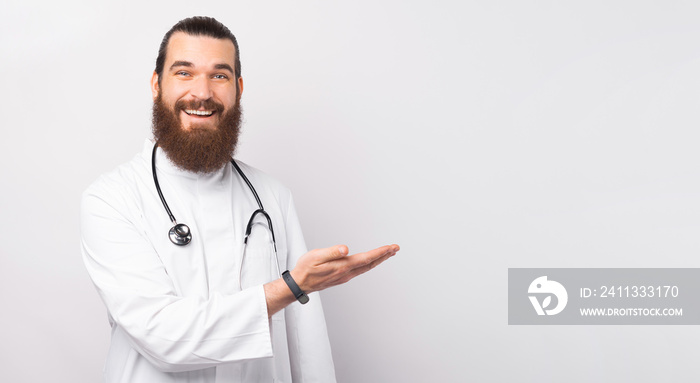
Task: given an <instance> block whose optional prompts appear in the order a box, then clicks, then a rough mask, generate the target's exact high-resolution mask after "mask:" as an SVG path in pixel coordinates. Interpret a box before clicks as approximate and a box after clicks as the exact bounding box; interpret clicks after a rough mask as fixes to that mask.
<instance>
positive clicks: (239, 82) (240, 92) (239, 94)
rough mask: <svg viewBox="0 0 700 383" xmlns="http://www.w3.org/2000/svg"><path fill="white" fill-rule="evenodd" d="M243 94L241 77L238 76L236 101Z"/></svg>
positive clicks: (238, 100)
mask: <svg viewBox="0 0 700 383" xmlns="http://www.w3.org/2000/svg"><path fill="white" fill-rule="evenodd" d="M242 95H243V77H239V78H238V99H237V100H236V102H240V101H241V96H242Z"/></svg>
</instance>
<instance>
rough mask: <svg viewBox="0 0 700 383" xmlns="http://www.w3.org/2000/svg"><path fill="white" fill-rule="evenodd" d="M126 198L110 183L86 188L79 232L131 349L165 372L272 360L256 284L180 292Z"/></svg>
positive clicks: (261, 292)
mask: <svg viewBox="0 0 700 383" xmlns="http://www.w3.org/2000/svg"><path fill="white" fill-rule="evenodd" d="M128 203H129V202H128V201H126V198H124V195H123V193H120V192H119V191H112V190H111V189H109V188H102V189H101V190H99V193H94V192H91V191H88V192H86V194H85V195H84V196H83V200H82V209H81V226H82V227H81V230H82V248H83V259H84V261H85V266H86V268H87V271H88V273H89V275H90V277H91V278H92V280H93V283H94V284H95V286H96V288H97V291H98V293H99V294H100V297H101V298H102V300H103V302H104V303H105V306H106V307H107V309H108V311H109V313H110V316H111V317H112V318H113V320H114V322H115V323H116V325H117V326H119V327H120V328H121V329H122V330H123V332H124V333H125V334H126V335H127V337H128V340H129V343H130V344H131V346H132V347H133V348H134V349H135V350H137V351H138V352H139V353H140V354H141V355H143V356H144V357H145V358H146V359H148V360H149V361H150V362H151V363H152V364H153V365H154V366H156V367H157V368H158V369H160V370H162V371H167V372H178V371H187V370H196V369H202V368H206V367H211V366H215V365H218V364H221V363H225V362H231V361H242V360H248V359H255V358H264V357H271V356H272V345H271V338H270V330H269V321H268V318H267V308H266V305H265V295H264V289H263V287H262V286H256V287H251V288H249V289H245V290H243V291H240V292H238V293H235V294H231V295H224V294H218V293H217V294H211V295H210V296H209V297H208V298H207V299H204V298H199V297H194V296H189V297H188V296H181V294H179V293H178V288H177V286H176V285H174V283H173V280H172V279H171V278H170V276H169V275H168V273H167V271H166V269H165V267H164V266H163V263H162V262H161V260H160V258H159V256H158V254H157V253H156V251H155V250H154V248H153V246H152V245H151V243H150V242H149V240H148V239H147V238H146V235H145V234H144V233H143V232H142V230H141V229H139V228H138V227H137V225H135V224H134V222H132V221H135V220H137V219H138V218H134V217H138V215H139V213H138V209H135V208H133V207H132V206H128V205H127V204H128ZM134 212H135V213H134Z"/></svg>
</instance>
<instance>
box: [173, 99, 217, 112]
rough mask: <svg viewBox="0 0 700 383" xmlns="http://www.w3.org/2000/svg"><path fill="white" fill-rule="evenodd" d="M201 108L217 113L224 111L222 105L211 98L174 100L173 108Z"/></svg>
mask: <svg viewBox="0 0 700 383" xmlns="http://www.w3.org/2000/svg"><path fill="white" fill-rule="evenodd" d="M199 108H203V109H206V110H213V111H215V112H217V113H223V112H224V106H223V105H222V104H220V103H218V102H216V101H214V100H212V99H209V100H177V102H175V110H185V109H194V110H197V109H199Z"/></svg>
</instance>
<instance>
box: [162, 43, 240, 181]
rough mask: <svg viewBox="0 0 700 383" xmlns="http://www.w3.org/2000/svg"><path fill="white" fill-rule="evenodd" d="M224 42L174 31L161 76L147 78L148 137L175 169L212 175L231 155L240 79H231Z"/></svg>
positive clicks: (229, 48) (231, 57) (230, 48)
mask: <svg viewBox="0 0 700 383" xmlns="http://www.w3.org/2000/svg"><path fill="white" fill-rule="evenodd" d="M234 65H235V47H234V45H233V43H232V42H231V41H230V40H228V39H215V38H211V37H204V36H191V35H188V34H186V33H183V32H176V33H174V34H173V35H172V36H171V38H170V41H169V43H168V48H167V54H166V57H165V65H164V66H163V73H162V76H161V78H160V79H159V78H158V75H157V74H156V73H154V74H153V78H152V79H151V90H152V92H153V99H154V106H153V133H154V136H155V138H156V140H157V141H158V144H159V146H160V147H161V148H162V149H163V150H164V151H165V152H166V154H167V155H168V157H169V158H170V159H171V160H172V161H173V162H174V163H175V164H176V165H177V166H179V167H180V168H183V169H185V170H190V171H195V172H205V173H206V172H211V171H213V170H216V169H218V168H220V167H221V166H223V165H224V164H225V163H226V162H227V161H228V159H229V158H230V156H231V155H232V153H233V151H234V149H235V144H236V142H237V138H238V132H239V124H240V115H241V113H240V105H239V101H240V94H241V93H242V91H243V80H242V79H241V78H238V79H236V78H235V75H234Z"/></svg>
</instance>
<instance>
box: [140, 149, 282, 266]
mask: <svg viewBox="0 0 700 383" xmlns="http://www.w3.org/2000/svg"><path fill="white" fill-rule="evenodd" d="M157 148H158V143H157V142H156V143H155V145H153V154H152V155H151V170H152V171H153V181H154V182H155V184H156V190H157V191H158V196H159V197H160V201H161V202H162V203H163V207H164V208H165V211H166V212H167V213H168V217H170V221H171V222H172V223H173V225H174V226H173V227H171V228H170V230H169V231H168V238H170V242H172V243H174V244H176V245H178V246H185V245H187V244H188V243H190V242H191V241H192V232H191V231H190V227H189V226H187V225H186V224H184V223H177V220H176V219H175V216H174V215H173V213H172V212H171V211H170V207H168V203H167V202H166V201H165V197H163V192H162V191H161V190H160V184H159V183H158V175H157V174H156V149H157ZM231 164H232V165H233V167H234V168H235V169H236V171H238V174H240V175H241V178H243V181H245V183H246V184H247V185H248V189H250V191H251V192H253V196H254V197H255V201H256V202H257V203H258V210H256V211H254V212H253V214H252V215H251V216H250V219H249V220H248V226H247V227H246V229H245V238H244V239H243V245H244V247H245V245H247V244H248V236H250V232H251V230H252V229H253V220H254V219H255V216H257V215H258V214H262V215H263V216H265V218H266V219H267V227H268V228H269V229H270V234H272V245H273V246H274V249H275V260H276V263H275V265H276V266H277V275H281V274H280V265H279V262H280V261H279V258H278V257H277V242H276V241H275V231H274V230H273V229H272V219H270V215H269V214H267V212H266V211H265V208H264V207H263V204H262V202H260V197H258V192H257V191H255V188H254V187H253V184H251V183H250V181H249V180H248V177H246V176H245V174H244V173H243V170H241V168H240V167H239V166H238V164H237V163H236V161H234V160H233V158H231ZM244 251H245V249H244Z"/></svg>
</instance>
